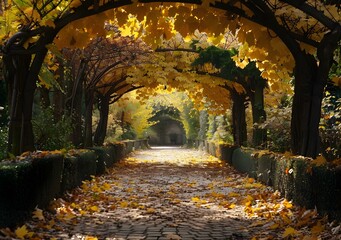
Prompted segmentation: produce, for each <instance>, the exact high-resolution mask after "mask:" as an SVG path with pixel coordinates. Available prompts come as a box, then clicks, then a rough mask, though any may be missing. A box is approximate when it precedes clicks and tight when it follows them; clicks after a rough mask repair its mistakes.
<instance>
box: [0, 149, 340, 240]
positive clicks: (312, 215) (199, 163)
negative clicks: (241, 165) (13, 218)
mask: <svg viewBox="0 0 341 240" xmlns="http://www.w3.org/2000/svg"><path fill="white" fill-rule="evenodd" d="M178 212H179V214H178ZM181 212H182V213H181ZM177 214H178V215H177ZM196 214H197V215H196ZM200 214H207V215H205V217H204V218H210V217H212V216H214V217H217V218H219V219H221V221H226V220H228V219H239V221H240V223H243V222H244V224H245V222H249V223H250V224H249V226H248V228H246V229H245V231H247V232H249V233H250V235H252V236H253V239H255V240H259V239H283V238H284V239H304V240H314V239H318V238H321V237H322V236H330V235H328V234H329V232H330V231H331V227H330V226H331V225H329V223H328V222H327V219H326V218H321V217H319V216H318V215H317V212H316V211H315V210H307V209H303V208H299V207H297V206H295V205H294V204H293V203H292V202H290V201H288V200H287V199H285V198H283V197H281V195H280V193H279V192H278V191H273V190H272V189H271V188H269V187H266V186H264V185H262V184H260V183H258V182H257V181H256V180H255V179H253V178H249V177H246V176H245V175H241V174H238V173H236V172H235V171H234V170H233V169H231V168H230V167H229V166H227V165H226V164H225V163H223V162H222V161H220V160H218V159H216V158H213V157H211V156H208V155H206V154H204V153H202V152H199V151H190V150H181V152H180V151H178V150H177V151H174V150H170V151H145V152H137V153H135V154H132V155H130V157H129V158H127V159H126V160H125V161H122V162H120V163H118V164H117V165H116V166H115V168H113V169H111V170H110V171H109V172H108V174H107V175H103V176H91V178H90V179H89V180H86V181H83V184H82V185H81V186H80V187H78V188H77V189H74V190H73V191H71V192H68V193H66V194H65V195H64V196H63V198H59V199H56V200H55V201H53V202H52V203H51V205H50V207H49V209H47V210H41V209H39V208H36V209H35V210H34V211H33V213H32V220H31V221H29V222H28V223H27V224H25V225H22V226H20V227H18V228H16V229H14V230H12V231H11V230H9V229H2V230H1V233H2V234H4V235H5V236H10V237H12V238H19V239H36V240H38V239H53V238H54V237H55V234H56V233H57V232H58V233H61V234H62V233H63V231H66V232H70V231H72V230H71V229H74V228H77V226H78V227H79V226H84V225H82V224H84V221H85V224H89V225H94V226H96V224H97V225H99V226H101V225H103V224H105V223H104V222H105V221H107V219H111V221H115V220H117V221H118V222H117V226H118V229H119V226H120V224H121V223H120V222H119V219H121V221H122V219H124V221H129V222H134V221H136V219H139V218H141V219H144V221H152V222H153V223H154V221H156V222H157V221H158V220H160V221H161V219H163V218H166V219H167V221H169V222H170V224H174V225H177V224H178V223H179V222H181V221H184V222H186V221H191V220H197V219H196V218H198V216H199V215H200ZM193 216H194V217H193ZM104 219H106V220H104ZM112 219H115V220H112ZM240 227H241V226H240ZM333 229H334V231H335V233H336V234H339V232H340V234H341V230H340V229H337V227H335V226H334V228H333ZM95 233H96V234H97V232H96V231H93V232H88V233H87V234H88V235H83V236H82V237H83V238H82V239H88V240H96V239H97V238H99V239H102V238H101V237H100V236H94V235H95Z"/></svg>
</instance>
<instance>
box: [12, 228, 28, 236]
mask: <svg viewBox="0 0 341 240" xmlns="http://www.w3.org/2000/svg"><path fill="white" fill-rule="evenodd" d="M14 233H15V235H16V236H17V237H18V238H20V239H24V238H25V236H26V235H27V234H28V231H27V227H26V225H22V226H21V227H19V228H17V229H16V230H15V231H14Z"/></svg>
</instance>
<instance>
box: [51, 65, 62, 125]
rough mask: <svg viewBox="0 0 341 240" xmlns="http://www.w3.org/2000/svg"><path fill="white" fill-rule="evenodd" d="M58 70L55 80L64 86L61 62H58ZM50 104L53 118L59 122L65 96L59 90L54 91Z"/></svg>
mask: <svg viewBox="0 0 341 240" xmlns="http://www.w3.org/2000/svg"><path fill="white" fill-rule="evenodd" d="M58 63H59V69H58V73H57V74H58V75H59V76H60V77H59V78H58V80H57V82H58V84H59V85H60V86H62V88H63V86H64V85H65V84H64V82H65V76H64V65H63V61H58ZM52 104H53V117H54V120H55V121H56V122H59V121H60V120H61V119H62V116H63V115H64V114H65V109H64V107H65V105H64V104H65V94H64V93H62V92H61V91H60V90H59V89H56V88H55V89H54V91H53V94H52Z"/></svg>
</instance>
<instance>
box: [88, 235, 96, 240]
mask: <svg viewBox="0 0 341 240" xmlns="http://www.w3.org/2000/svg"><path fill="white" fill-rule="evenodd" d="M85 240H98V238H97V237H92V236H86V237H85Z"/></svg>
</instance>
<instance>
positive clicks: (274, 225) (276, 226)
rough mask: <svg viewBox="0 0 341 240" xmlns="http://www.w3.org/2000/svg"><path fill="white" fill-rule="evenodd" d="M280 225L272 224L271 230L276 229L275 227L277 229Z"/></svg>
mask: <svg viewBox="0 0 341 240" xmlns="http://www.w3.org/2000/svg"><path fill="white" fill-rule="evenodd" d="M278 227H279V224H278V223H274V224H272V225H271V226H270V227H269V228H270V229H271V230H275V229H277V228H278Z"/></svg>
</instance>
